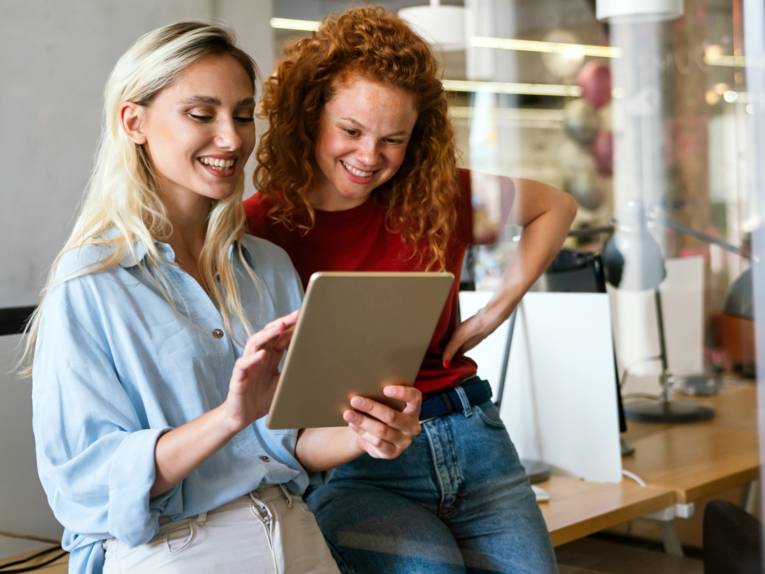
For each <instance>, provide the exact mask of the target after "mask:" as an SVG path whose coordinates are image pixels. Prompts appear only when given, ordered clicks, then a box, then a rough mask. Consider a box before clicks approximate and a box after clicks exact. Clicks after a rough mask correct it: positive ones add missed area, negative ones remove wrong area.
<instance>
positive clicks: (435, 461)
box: [423, 421, 446, 515]
mask: <svg viewBox="0 0 765 574" xmlns="http://www.w3.org/2000/svg"><path fill="white" fill-rule="evenodd" d="M437 422H438V421H436V424H437ZM423 430H424V431H425V436H426V437H427V439H428V447H429V448H430V456H431V457H432V458H433V472H434V473H435V475H436V479H437V480H438V489H439V491H440V492H439V495H440V496H439V502H438V513H437V515H440V514H441V513H442V512H443V506H444V503H445V502H446V488H445V487H444V481H443V480H442V479H441V473H440V472H439V471H438V456H437V454H436V446H435V444H433V437H432V436H431V434H430V427H429V426H423Z"/></svg>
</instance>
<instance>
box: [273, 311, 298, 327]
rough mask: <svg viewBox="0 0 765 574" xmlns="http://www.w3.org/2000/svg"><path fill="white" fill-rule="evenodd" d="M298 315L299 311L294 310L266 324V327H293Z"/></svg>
mask: <svg viewBox="0 0 765 574" xmlns="http://www.w3.org/2000/svg"><path fill="white" fill-rule="evenodd" d="M298 313H299V311H297V310H296V311H293V312H292V313H290V314H288V315H283V316H281V317H279V318H278V319H274V320H273V321H271V322H270V323H268V324H267V325H266V327H271V326H276V325H282V326H284V327H294V326H295V324H296V323H297V320H298Z"/></svg>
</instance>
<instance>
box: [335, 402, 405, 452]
mask: <svg viewBox="0 0 765 574" xmlns="http://www.w3.org/2000/svg"><path fill="white" fill-rule="evenodd" d="M343 420H345V422H347V423H350V424H353V425H355V426H356V427H358V428H359V429H361V430H362V431H363V432H364V433H365V434H366V435H369V436H370V437H374V438H373V439H372V442H373V443H374V444H379V443H381V442H383V441H385V442H390V443H395V442H397V441H401V440H403V438H404V437H403V434H402V433H401V432H400V431H399V430H398V429H396V428H394V427H392V426H389V425H387V424H384V423H381V422H380V421H379V420H376V419H373V418H371V417H368V416H365V415H363V414H361V413H359V412H356V411H354V410H351V409H346V410H345V411H344V412H343Z"/></svg>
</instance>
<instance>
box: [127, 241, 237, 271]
mask: <svg viewBox="0 0 765 574" xmlns="http://www.w3.org/2000/svg"><path fill="white" fill-rule="evenodd" d="M237 243H238V244H239V245H241V247H242V252H243V253H244V257H245V259H246V260H247V262H248V263H250V266H252V257H251V254H250V252H249V250H248V249H247V246H246V244H245V242H242V241H238V242H234V243H232V244H231V245H230V246H229V248H228V257H229V259H231V258H232V257H233V256H234V248H235V247H236V244H237ZM154 245H156V246H157V249H158V250H159V254H160V256H161V257H162V258H163V259H165V260H166V261H168V262H170V263H172V262H174V261H175V251H173V248H172V247H170V244H169V243H165V242H164V241H155V242H154ZM147 251H148V250H147V249H146V245H145V244H143V243H142V242H140V241H136V242H135V243H133V249H132V250H130V249H127V250H125V255H123V257H122V259H121V260H120V266H121V267H124V268H126V269H127V268H130V267H135V266H136V265H138V264H139V263H140V262H141V261H143V259H144V258H145V257H146V253H147Z"/></svg>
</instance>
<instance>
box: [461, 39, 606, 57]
mask: <svg viewBox="0 0 765 574" xmlns="http://www.w3.org/2000/svg"><path fill="white" fill-rule="evenodd" d="M470 45H471V46H472V47H474V48H495V49H497V50H517V51H520V52H540V53H558V54H562V55H564V56H570V55H571V54H577V55H580V54H581V55H583V56H592V57H595V58H618V57H619V56H620V54H621V50H619V48H615V47H613V46H597V45H594V44H569V43H566V42H545V41H542V40H520V39H517V38H494V37H491V36H473V37H472V38H470Z"/></svg>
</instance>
